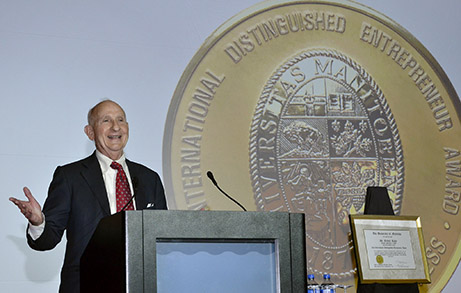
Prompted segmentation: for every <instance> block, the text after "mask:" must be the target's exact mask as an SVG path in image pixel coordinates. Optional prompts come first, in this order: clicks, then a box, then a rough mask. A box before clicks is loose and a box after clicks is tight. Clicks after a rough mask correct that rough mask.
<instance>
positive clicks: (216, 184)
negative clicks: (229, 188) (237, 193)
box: [206, 171, 247, 212]
mask: <svg viewBox="0 0 461 293" xmlns="http://www.w3.org/2000/svg"><path fill="white" fill-rule="evenodd" d="M206 175H207V176H208V178H210V180H211V182H213V184H214V186H216V188H218V190H219V191H221V192H222V194H224V195H225V196H227V198H228V199H230V200H232V201H233V202H234V203H236V204H237V205H238V206H239V207H240V208H241V209H242V210H244V211H245V212H246V211H247V209H246V208H244V207H243V206H242V205H241V204H240V203H239V202H238V201H236V200H235V199H233V198H232V197H231V196H230V195H228V194H227V193H225V192H224V190H222V189H221V187H219V185H218V183H217V182H216V180H215V179H214V176H213V173H211V171H208V172H206Z"/></svg>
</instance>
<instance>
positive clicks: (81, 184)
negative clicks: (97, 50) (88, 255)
mask: <svg viewBox="0 0 461 293" xmlns="http://www.w3.org/2000/svg"><path fill="white" fill-rule="evenodd" d="M85 133H86V135H87V136H88V138H89V139H90V140H92V141H94V143H95V146H96V151H95V152H94V153H93V154H92V155H91V156H89V157H87V158H85V159H83V160H80V161H77V162H74V163H70V164H68V165H65V166H60V167H58V168H56V171H55V173H54V176H53V180H52V182H51V184H50V187H49V190H48V197H47V199H46V201H45V204H44V206H43V211H42V209H41V207H40V204H39V203H38V202H37V201H36V200H35V198H34V197H33V196H32V194H31V192H30V190H29V189H28V188H27V187H24V194H25V196H26V197H27V200H26V201H22V200H18V199H16V198H10V201H12V202H13V203H14V204H15V205H16V206H18V208H19V209H20V210H21V212H22V213H23V214H24V216H25V217H26V218H27V219H28V220H29V226H28V229H27V241H28V243H29V246H30V247H32V248H33V249H36V250H49V249H52V248H54V247H55V246H56V245H57V244H58V243H59V242H60V241H61V238H62V235H63V233H64V230H66V237H67V246H66V255H65V259H64V264H63V267H62V271H61V285H60V292H80V289H79V288H80V287H79V286H80V272H79V266H80V257H81V256H82V254H83V251H84V250H85V248H86V246H87V244H88V242H89V240H90V238H91V236H92V235H93V232H94V231H95V229H96V226H97V225H98V223H99V221H100V220H101V219H102V218H103V217H106V216H109V215H111V214H114V213H116V212H119V211H121V210H122V209H137V210H140V209H145V208H146V207H149V208H154V209H166V208H167V205H166V200H165V195H164V189H163V186H162V183H161V181H160V178H159V176H158V174H157V173H155V172H154V171H152V170H150V169H149V168H147V167H145V166H143V165H140V164H137V163H134V162H131V161H129V160H127V159H125V154H124V152H123V149H124V147H125V145H126V143H127V141H128V122H127V121H126V116H125V112H124V111H123V109H122V108H121V107H120V106H119V105H118V104H117V103H115V102H113V101H110V100H106V101H103V102H100V103H99V104H97V105H96V106H94V107H93V108H92V109H91V110H90V111H89V112H88V125H87V126H85ZM133 195H136V196H135V197H134V198H133ZM133 203H134V204H133Z"/></svg>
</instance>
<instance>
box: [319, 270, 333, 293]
mask: <svg viewBox="0 0 461 293" xmlns="http://www.w3.org/2000/svg"><path fill="white" fill-rule="evenodd" d="M335 292H336V289H335V284H333V282H332V281H331V280H330V274H324V275H323V283H322V285H320V293H335Z"/></svg>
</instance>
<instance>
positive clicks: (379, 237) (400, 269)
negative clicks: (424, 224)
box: [350, 215, 430, 284]
mask: <svg viewBox="0 0 461 293" xmlns="http://www.w3.org/2000/svg"><path fill="white" fill-rule="evenodd" d="M350 218H351V228H352V229H351V231H352V236H353V238H354V243H355V245H354V248H355V254H356V258H357V268H358V271H359V274H360V279H361V282H362V283H364V284H366V283H430V277H429V270H428V266H427V261H426V255H425V254H424V240H423V233H422V229H421V221H420V218H419V217H417V216H376V215H350Z"/></svg>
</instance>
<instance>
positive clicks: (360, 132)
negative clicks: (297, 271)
mask: <svg viewBox="0 0 461 293" xmlns="http://www.w3.org/2000/svg"><path fill="white" fill-rule="evenodd" d="M460 114H461V105H460V101H459V98H458V96H457V94H456V92H455V91H454V89H453V87H452V85H451V83H450V81H449V79H448V78H447V76H446V75H445V73H444V71H443V70H442V69H441V68H440V66H439V65H438V63H437V62H436V61H435V59H434V58H433V57H432V56H431V55H430V53H429V52H428V51H427V50H426V49H425V48H424V46H423V45H422V44H420V43H419V42H418V41H417V40H416V39H415V38H414V37H413V36H412V35H411V34H410V33H409V32H408V31H406V30H405V29H403V28H402V27H400V26H399V25H398V24H396V23H395V22H394V21H392V20H391V19H389V18H387V17H386V16H384V15H382V14H380V13H379V12H376V11H374V10H372V9H370V8H367V7H365V6H362V5H360V4H357V3H354V2H346V1H334V0H332V1H327V0H325V1H302V0H301V1H282V0H274V1H264V2H262V3H260V4H258V5H256V6H253V7H251V8H249V9H247V10H246V11H243V12H242V13H240V14H238V15H237V16H235V17H233V18H232V19H230V20H229V21H228V22H226V23H225V24H223V25H222V26H221V27H220V28H218V29H217V30H216V31H215V32H214V33H213V34H212V35H211V36H210V37H209V38H208V39H207V40H206V41H205V43H204V44H203V45H202V47H201V48H200V49H199V51H198V52H197V53H196V55H195V56H194V58H193V59H192V61H191V62H190V64H189V65H188V66H187V68H186V70H185V71H184V74H183V76H182V77H181V79H180V81H179V83H178V86H177V88H176V91H175V93H174V97H173V99H172V101H171V104H170V108H169V111H168V116H167V121H166V124H165V133H164V141H163V151H164V154H163V159H164V161H163V172H164V173H163V178H164V182H165V188H166V192H167V197H168V204H169V207H170V209H187V210H239V207H238V206H236V205H235V204H234V203H233V202H231V201H229V200H228V199H227V198H226V197H224V196H222V195H221V194H220V192H219V191H218V190H217V189H216V188H215V186H214V185H213V184H212V183H211V182H210V181H208V180H207V175H206V173H207V171H212V172H213V173H214V176H215V178H216V180H217V181H218V183H219V186H220V187H221V188H222V189H224V190H225V191H226V192H227V193H229V194H230V195H232V196H233V197H234V198H236V199H237V200H238V201H239V202H240V203H241V204H242V205H243V206H245V207H246V208H247V209H248V210H259V211H268V212H269V211H270V212H277V211H289V212H302V213H304V214H305V219H306V244H307V245H306V258H307V259H306V263H307V265H308V272H309V273H316V274H319V273H323V272H326V273H330V274H331V275H332V277H333V278H334V280H335V281H334V282H335V283H340V284H354V282H355V281H356V275H357V274H356V265H355V261H354V259H355V258H354V256H353V247H352V244H353V243H352V240H351V237H350V234H349V223H348V214H354V213H361V212H362V211H363V208H364V207H363V205H364V196H365V189H366V187H368V186H372V185H377V186H385V187H387V189H388V191H389V195H390V198H391V201H392V205H393V208H394V211H395V212H396V214H400V215H407V216H411V215H413V216H414V215H418V216H420V217H421V223H422V227H423V233H424V239H425V247H424V250H425V254H426V258H427V262H428V270H429V272H430V276H431V284H430V285H422V286H421V287H420V291H421V292H428V291H430V292H439V291H440V290H441V289H442V288H443V287H444V286H445V284H446V283H447V281H448V279H449V278H450V276H451V274H452V273H453V271H454V270H455V269H456V266H457V264H458V262H459V259H460V255H461V245H460V244H461V243H460V242H461V233H460V232H461V221H460V219H459V217H460V214H461V212H460V211H459V209H460V207H459V206H460V194H461V135H460V133H461V123H460ZM241 228H242V229H245V227H241Z"/></svg>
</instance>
